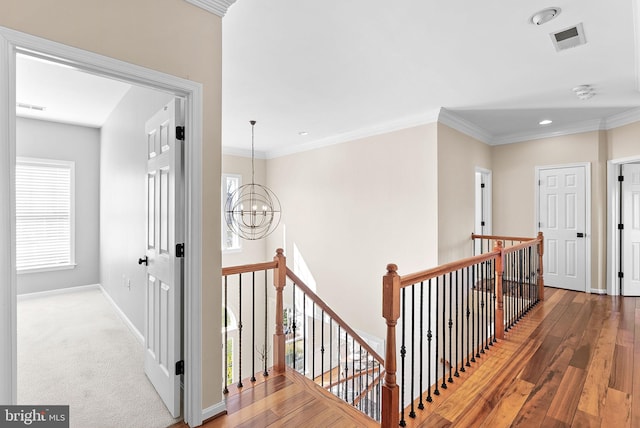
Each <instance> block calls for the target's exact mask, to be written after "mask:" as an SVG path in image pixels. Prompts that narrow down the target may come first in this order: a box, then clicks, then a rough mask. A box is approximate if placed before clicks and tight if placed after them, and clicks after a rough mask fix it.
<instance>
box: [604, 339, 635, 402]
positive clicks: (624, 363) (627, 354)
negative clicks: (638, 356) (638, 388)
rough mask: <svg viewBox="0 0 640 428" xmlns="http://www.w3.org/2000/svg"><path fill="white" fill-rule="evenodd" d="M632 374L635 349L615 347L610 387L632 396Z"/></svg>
mask: <svg viewBox="0 0 640 428" xmlns="http://www.w3.org/2000/svg"><path fill="white" fill-rule="evenodd" d="M632 344H633V343H632ZM632 373H633V348H632V347H631V348H629V347H627V346H621V345H615V348H614V351H613V360H612V364H611V375H610V376H609V387H610V388H613V389H617V390H618V391H622V392H626V393H628V394H631V393H632V392H633V376H630V374H632Z"/></svg>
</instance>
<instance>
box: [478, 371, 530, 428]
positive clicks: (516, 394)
mask: <svg viewBox="0 0 640 428" xmlns="http://www.w3.org/2000/svg"><path fill="white" fill-rule="evenodd" d="M533 387H534V384H532V383H529V382H526V381H524V380H522V379H517V380H516V381H515V382H514V383H513V384H512V385H511V387H510V388H509V389H508V390H507V391H506V394H505V398H504V399H502V400H500V402H499V404H498V405H497V406H496V407H495V408H494V409H493V411H492V412H491V413H490V414H489V416H488V417H487V418H485V420H484V421H483V422H482V424H481V425H480V427H482V428H485V427H486V428H499V427H505V428H506V427H510V426H511V425H512V423H513V420H514V419H515V417H516V415H517V414H518V412H519V411H520V408H521V407H522V405H523V404H524V402H525V401H526V399H527V397H529V394H530V393H531V390H532V389H533Z"/></svg>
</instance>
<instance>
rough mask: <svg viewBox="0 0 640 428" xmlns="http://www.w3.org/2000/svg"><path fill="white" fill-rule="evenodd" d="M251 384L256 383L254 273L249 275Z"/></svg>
mask: <svg viewBox="0 0 640 428" xmlns="http://www.w3.org/2000/svg"><path fill="white" fill-rule="evenodd" d="M251 323H252V324H251V348H252V349H251V382H255V381H256V273H255V272H252V273H251Z"/></svg>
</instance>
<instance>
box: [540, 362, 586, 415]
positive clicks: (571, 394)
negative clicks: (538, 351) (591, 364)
mask: <svg viewBox="0 0 640 428" xmlns="http://www.w3.org/2000/svg"><path fill="white" fill-rule="evenodd" d="M585 378H586V372H585V371H584V370H582V369H577V368H575V367H573V366H571V365H570V366H568V367H567V370H566V371H565V373H564V376H563V377H562V381H561V382H560V385H559V386H558V389H557V390H556V393H555V396H554V397H553V401H552V402H551V405H550V406H549V410H548V411H547V416H548V417H551V418H554V419H556V420H558V421H561V422H564V423H566V424H567V425H570V424H571V422H572V421H573V416H574V414H575V412H576V409H577V407H578V401H579V399H580V396H579V395H578V394H576V393H575V391H581V390H582V389H583V387H584V381H585Z"/></svg>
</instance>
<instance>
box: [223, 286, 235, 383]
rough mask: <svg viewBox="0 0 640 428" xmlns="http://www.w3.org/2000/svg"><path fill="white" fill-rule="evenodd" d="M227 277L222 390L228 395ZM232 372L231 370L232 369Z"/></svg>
mask: <svg viewBox="0 0 640 428" xmlns="http://www.w3.org/2000/svg"><path fill="white" fill-rule="evenodd" d="M227 305H228V303H227V276H226V275H225V277H224V389H223V390H222V393H223V394H228V393H229V388H227V385H229V370H228V367H227V364H228V363H227V358H228V357H229V339H228V337H227V331H228V327H229V325H228V322H229V309H228V308H229V307H228V306H227ZM231 366H232V367H233V360H232V361H231ZM232 370H233V368H232Z"/></svg>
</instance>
